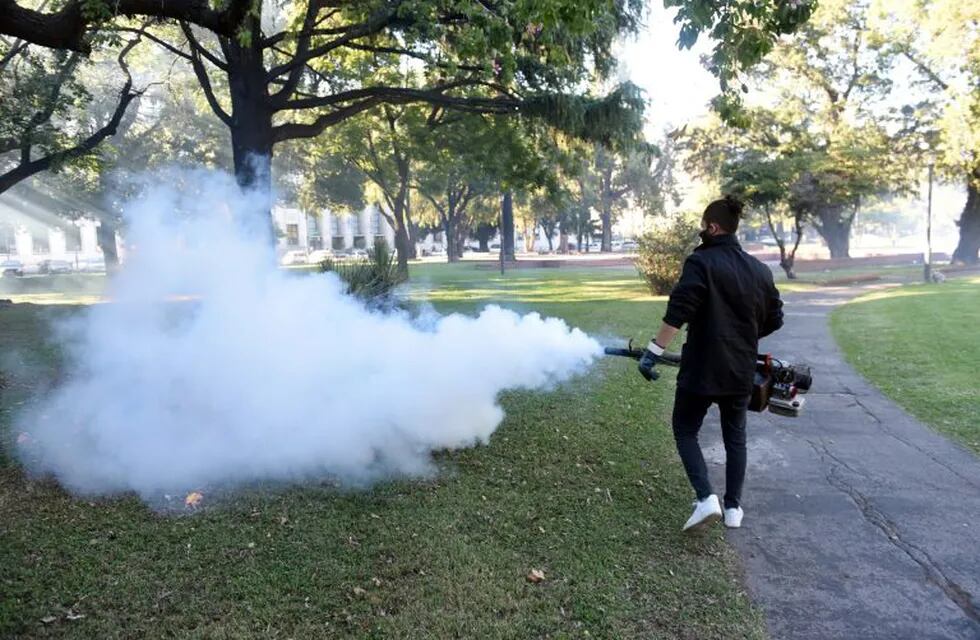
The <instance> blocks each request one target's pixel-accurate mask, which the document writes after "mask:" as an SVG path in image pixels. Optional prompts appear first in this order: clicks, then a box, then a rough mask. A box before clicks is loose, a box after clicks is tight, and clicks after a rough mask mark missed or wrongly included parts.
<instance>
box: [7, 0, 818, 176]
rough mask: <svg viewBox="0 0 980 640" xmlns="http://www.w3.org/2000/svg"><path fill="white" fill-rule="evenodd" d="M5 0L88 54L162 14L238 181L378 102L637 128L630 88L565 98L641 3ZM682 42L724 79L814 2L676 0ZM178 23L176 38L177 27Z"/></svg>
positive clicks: (570, 126) (597, 67) (584, 130)
mask: <svg viewBox="0 0 980 640" xmlns="http://www.w3.org/2000/svg"><path fill="white" fill-rule="evenodd" d="M28 4H29V3H28V2H25V3H19V2H17V0H0V34H8V35H11V36H14V37H17V38H22V39H24V40H25V41H28V42H33V43H36V44H39V45H42V46H49V47H54V48H62V49H69V50H73V51H80V52H85V51H88V50H89V49H90V48H91V47H92V43H93V34H98V33H100V32H104V31H106V30H112V29H116V30H127V29H131V28H132V27H131V26H129V24H128V22H127V19H126V17H127V16H148V17H152V18H159V19H160V22H161V24H159V25H158V26H157V27H156V28H155V29H154V32H153V35H152V37H153V39H154V40H155V41H156V42H157V43H158V44H159V45H160V46H162V47H164V48H165V49H166V50H168V51H170V52H171V53H173V54H174V55H177V56H179V57H181V58H183V59H185V60H186V61H187V62H188V63H189V64H190V65H191V67H192V68H193V70H194V72H195V74H196V75H197V78H198V80H199V84H200V87H201V90H202V91H203V92H204V93H205V95H206V97H207V99H208V102H209V104H210V106H211V108H212V109H213V111H214V112H215V114H216V115H217V116H218V117H219V118H220V119H221V120H222V122H224V123H225V124H226V125H227V126H228V128H229V130H230V132H231V141H232V149H233V158H234V166H235V173H236V175H237V176H238V179H239V181H240V183H241V184H242V185H243V186H260V187H261V186H268V181H269V173H270V172H269V170H268V159H269V158H270V157H271V156H272V153H273V150H274V148H275V146H276V145H277V144H279V143H281V142H284V141H287V140H292V139H303V138H311V137H316V136H318V135H319V134H320V133H322V132H323V131H324V130H326V129H327V128H328V127H331V126H334V125H336V124H339V123H341V122H344V121H346V120H347V119H349V118H351V117H354V116H356V115H357V114H359V113H362V112H364V111H370V110H374V109H377V108H379V107H381V106H383V105H389V106H401V105H405V104H417V103H422V104H427V105H430V106H431V107H432V108H433V117H438V113H439V112H440V110H444V109H454V110H461V111H468V112H477V113H493V114H508V115H514V114H523V115H529V116H537V117H545V118H547V119H548V120H549V121H551V122H552V124H555V125H557V126H560V127H561V128H563V129H565V130H567V131H569V132H572V133H574V134H576V135H579V136H581V137H585V138H590V139H595V140H599V141H602V142H609V141H610V140H611V139H612V138H614V137H616V136H617V135H618V134H621V133H623V132H624V131H629V132H632V133H635V132H636V131H638V129H639V120H638V117H637V107H638V106H639V105H638V103H637V101H636V100H635V99H633V98H634V95H633V94H632V92H629V91H614V92H612V94H610V95H609V96H607V97H606V99H604V100H595V99H593V100H582V99H576V98H574V97H572V96H570V95H569V92H570V91H571V90H572V88H574V87H580V86H582V85H583V82H584V81H587V80H589V79H591V78H592V77H593V76H598V77H600V78H601V77H605V76H606V75H607V74H608V73H609V71H610V70H611V69H612V68H613V66H614V62H615V61H614V57H613V56H612V55H611V45H612V43H613V41H614V39H615V38H616V37H617V36H619V35H621V34H623V33H627V32H630V31H633V30H635V29H636V27H637V25H638V21H639V18H640V14H641V8H642V2H641V1H640V0H617V1H615V2H609V1H604V0H585V1H584V2H583V1H582V0H539V1H535V2H520V1H513V0H498V1H490V2H488V1H486V0H448V1H445V2H434V1H433V0H368V1H366V2H360V3H352V2H324V1H321V0H295V1H291V2H285V3H282V4H281V5H279V4H276V5H272V4H267V3H264V2H262V1H261V0H228V2H227V3H225V4H222V5H219V6H212V4H211V3H209V2H207V0H171V1H168V2H149V1H147V0H113V1H109V0H68V1H67V2H66V3H64V4H63V5H61V6H60V7H59V8H57V10H55V11H45V10H43V9H32V8H31V7H30V6H26V5H28ZM669 4H670V5H672V6H678V7H679V8H680V11H679V12H678V17H677V21H678V23H679V24H680V25H681V37H680V44H681V45H682V46H690V45H692V44H693V42H694V41H695V40H696V39H697V37H698V35H699V34H701V33H705V32H708V33H710V35H711V36H713V37H714V38H716V40H717V46H716V47H715V51H714V54H713V56H712V60H713V65H714V69H715V71H716V73H718V74H719V76H720V77H721V78H722V80H723V81H727V79H729V78H731V77H733V76H734V75H735V74H737V73H738V70H739V69H741V68H742V67H744V66H746V65H750V64H753V63H755V62H757V61H758V60H759V58H760V57H761V56H762V55H764V54H765V53H766V52H767V51H768V49H769V48H771V46H772V43H773V42H774V41H775V39H776V37H777V36H778V35H779V34H781V33H785V32H789V31H792V30H793V29H795V28H796V26H797V25H798V24H799V23H800V22H801V21H803V20H806V18H807V17H808V16H809V13H810V11H811V9H812V5H813V4H814V3H813V2H811V1H809V0H800V1H799V2H793V3H771V2H744V1H742V0H721V1H715V0H712V1H709V0H683V1H679V0H671V2H669ZM174 23H176V25H177V26H179V30H180V31H179V33H180V35H179V37H178V38H176V39H175V38H174V34H173V31H174V29H173V27H171V26H169V25H172V24H174ZM393 60H394V61H396V63H398V64H399V65H407V66H409V67H414V68H418V69H421V70H422V77H423V78H424V82H423V83H422V84H421V85H420V86H413V85H408V86H406V85H404V84H401V83H391V82H379V81H378V78H377V77H376V74H375V73H374V72H375V71H376V69H377V68H378V66H379V65H380V66H381V67H382V68H385V69H387V68H388V67H390V65H391V63H392V61H393Z"/></svg>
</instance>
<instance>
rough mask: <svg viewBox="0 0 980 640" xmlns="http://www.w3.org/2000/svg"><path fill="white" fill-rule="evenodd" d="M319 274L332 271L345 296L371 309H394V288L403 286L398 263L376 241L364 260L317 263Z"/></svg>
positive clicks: (402, 277)
mask: <svg viewBox="0 0 980 640" xmlns="http://www.w3.org/2000/svg"><path fill="white" fill-rule="evenodd" d="M320 271H322V272H327V271H332V272H334V273H336V274H337V276H338V277H339V278H340V279H341V280H342V281H343V282H344V284H345V285H346V293H347V294H349V295H353V296H357V297H358V298H361V299H362V300H364V301H365V302H368V303H370V304H372V305H377V306H383V307H389V306H397V301H396V300H395V297H394V292H395V288H396V287H397V286H398V285H400V284H402V283H403V282H405V277H404V276H403V275H402V274H400V273H399V272H398V261H397V259H396V256H395V254H394V253H392V251H391V249H389V248H388V243H387V242H385V241H384V240H383V239H381V238H378V239H377V240H375V242H374V248H373V249H371V250H370V251H368V257H367V258H366V259H363V258H361V259H358V258H351V259H340V260H336V259H333V258H327V259H326V260H324V261H323V262H321V263H320Z"/></svg>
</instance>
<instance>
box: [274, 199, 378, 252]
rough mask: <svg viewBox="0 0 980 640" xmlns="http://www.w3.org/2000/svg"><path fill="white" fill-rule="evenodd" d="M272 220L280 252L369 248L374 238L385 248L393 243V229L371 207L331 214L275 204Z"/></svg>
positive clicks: (372, 244) (339, 250)
mask: <svg viewBox="0 0 980 640" xmlns="http://www.w3.org/2000/svg"><path fill="white" fill-rule="evenodd" d="M272 219H273V222H274V223H275V225H276V230H277V232H278V238H277V241H276V246H277V248H278V250H279V253H280V254H285V253H287V252H294V251H299V252H305V253H309V252H312V251H318V250H321V249H327V250H330V251H334V252H342V251H346V250H349V249H370V248H371V247H372V246H374V243H375V240H376V239H382V240H384V241H385V242H387V243H388V246H389V247H394V246H395V230H394V229H392V228H391V226H390V225H389V224H388V221H387V220H385V219H384V216H382V215H381V213H380V212H379V211H378V210H377V209H375V208H374V207H366V208H365V209H364V210H363V211H361V212H359V213H356V214H353V213H352V214H341V215H337V214H333V213H331V212H330V211H326V210H325V211H322V212H320V213H307V212H305V211H301V210H299V209H294V208H289V207H275V208H273V210H272Z"/></svg>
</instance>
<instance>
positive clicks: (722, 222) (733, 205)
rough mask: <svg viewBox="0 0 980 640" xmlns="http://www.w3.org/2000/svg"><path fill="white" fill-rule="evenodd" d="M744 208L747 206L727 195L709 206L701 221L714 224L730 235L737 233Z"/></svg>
mask: <svg viewBox="0 0 980 640" xmlns="http://www.w3.org/2000/svg"><path fill="white" fill-rule="evenodd" d="M744 208H745V205H744V204H742V202H741V201H740V200H739V199H738V198H736V197H735V196H732V195H727V196H725V197H724V198H722V199H721V200H715V201H714V202H712V203H711V204H709V205H708V206H707V208H705V210H704V215H703V216H701V219H702V220H704V221H705V222H706V223H709V224H710V223H712V222H714V223H715V224H717V225H718V226H719V227H721V228H722V229H724V230H725V231H726V232H728V233H735V232H736V231H737V230H738V221H739V219H740V218H741V217H742V209H744Z"/></svg>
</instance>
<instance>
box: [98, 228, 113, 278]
mask: <svg viewBox="0 0 980 640" xmlns="http://www.w3.org/2000/svg"><path fill="white" fill-rule="evenodd" d="M95 237H96V241H97V242H98V243H99V248H100V249H102V257H103V258H104V259H105V270H106V273H115V272H116V271H118V270H119V250H118V247H117V246H116V225H115V223H113V222H109V221H108V220H102V221H101V223H100V224H99V226H98V227H96V230H95Z"/></svg>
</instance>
